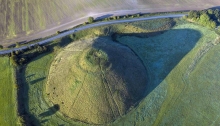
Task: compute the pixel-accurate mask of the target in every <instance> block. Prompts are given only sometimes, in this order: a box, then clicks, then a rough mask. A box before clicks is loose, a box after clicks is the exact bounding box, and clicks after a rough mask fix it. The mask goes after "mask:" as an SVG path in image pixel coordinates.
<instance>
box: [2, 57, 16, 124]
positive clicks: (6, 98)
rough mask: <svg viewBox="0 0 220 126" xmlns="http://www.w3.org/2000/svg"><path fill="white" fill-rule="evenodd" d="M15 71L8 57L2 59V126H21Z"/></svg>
mask: <svg viewBox="0 0 220 126" xmlns="http://www.w3.org/2000/svg"><path fill="white" fill-rule="evenodd" d="M14 77H15V76H14V69H13V66H12V65H10V60H9V58H7V57H0V96H1V97H0V105H1V108H0V125H1V126H16V125H19V116H18V113H17V88H18V87H17V86H16V85H15V82H14V80H15V79H14Z"/></svg>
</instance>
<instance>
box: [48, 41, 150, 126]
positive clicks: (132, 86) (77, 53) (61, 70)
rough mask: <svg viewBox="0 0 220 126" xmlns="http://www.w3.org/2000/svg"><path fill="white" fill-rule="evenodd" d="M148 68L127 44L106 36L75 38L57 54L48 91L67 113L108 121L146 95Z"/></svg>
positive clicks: (86, 119)
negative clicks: (85, 39)
mask: <svg viewBox="0 0 220 126" xmlns="http://www.w3.org/2000/svg"><path fill="white" fill-rule="evenodd" d="M146 74H147V71H146V69H145V67H144V65H143V64H142V62H141V61H140V60H139V58H138V57H137V56H136V55H135V54H134V53H133V52H132V51H131V50H130V49H129V48H127V47H124V46H121V45H120V44H117V43H114V42H112V41H110V40H109V39H106V38H97V39H96V40H93V41H86V42H75V43H73V44H70V45H69V46H67V47H66V48H65V49H64V50H63V51H62V52H60V53H59V54H58V55H57V57H56V58H55V60H54V62H53V63H52V66H51V68H50V72H49V78H48V83H47V85H46V93H47V94H48V96H49V99H50V101H51V102H53V103H54V104H59V105H60V112H61V113H63V114H64V115H66V116H68V117H70V118H73V119H75V120H80V121H82V122H86V123H91V124H104V123H108V122H111V121H113V120H115V119H116V118H117V117H119V116H122V115H124V114H125V113H126V112H127V111H128V110H129V109H130V108H131V107H132V106H135V105H136V104H137V103H138V102H139V101H140V100H141V98H143V96H144V94H145V91H146V87H147V75H146Z"/></svg>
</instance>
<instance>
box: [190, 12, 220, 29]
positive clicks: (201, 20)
mask: <svg viewBox="0 0 220 126" xmlns="http://www.w3.org/2000/svg"><path fill="white" fill-rule="evenodd" d="M219 15H220V11H219V10H218V9H215V10H212V9H208V10H202V11H195V10H193V11H190V12H189V14H188V16H187V18H188V19H191V20H193V21H195V22H197V23H198V24H200V25H203V26H206V27H209V28H216V26H217V25H218V24H219V23H220V22H219V21H220V20H219Z"/></svg>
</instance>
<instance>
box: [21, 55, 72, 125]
mask: <svg viewBox="0 0 220 126" xmlns="http://www.w3.org/2000/svg"><path fill="white" fill-rule="evenodd" d="M54 55H55V54H54V53H51V54H47V55H41V56H39V57H37V58H36V59H34V61H33V62H31V63H30V64H28V65H27V67H26V69H25V71H23V72H22V73H23V84H25V85H26V87H25V89H26V90H25V92H24V95H26V96H28V97H26V99H25V101H24V102H25V105H26V111H27V112H28V113H30V114H31V115H32V117H31V119H30V120H32V122H33V123H34V124H35V125H40V124H41V125H62V124H64V125H73V124H72V123H69V122H68V120H66V119H65V118H64V117H61V116H60V115H59V114H55V113H56V111H54V110H53V109H50V108H53V106H54V104H52V103H47V102H46V101H45V96H46V94H45V93H44V85H45V83H46V80H47V77H48V72H49V68H50V65H51V62H52V60H53V58H54Z"/></svg>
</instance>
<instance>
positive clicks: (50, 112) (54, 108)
mask: <svg viewBox="0 0 220 126" xmlns="http://www.w3.org/2000/svg"><path fill="white" fill-rule="evenodd" d="M59 110H60V106H59V105H58V104H55V105H54V106H52V107H50V108H48V110H47V111H46V112H43V113H41V114H40V115H39V117H42V118H44V117H47V116H52V115H53V114H55V113H56V112H57V111H59Z"/></svg>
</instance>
